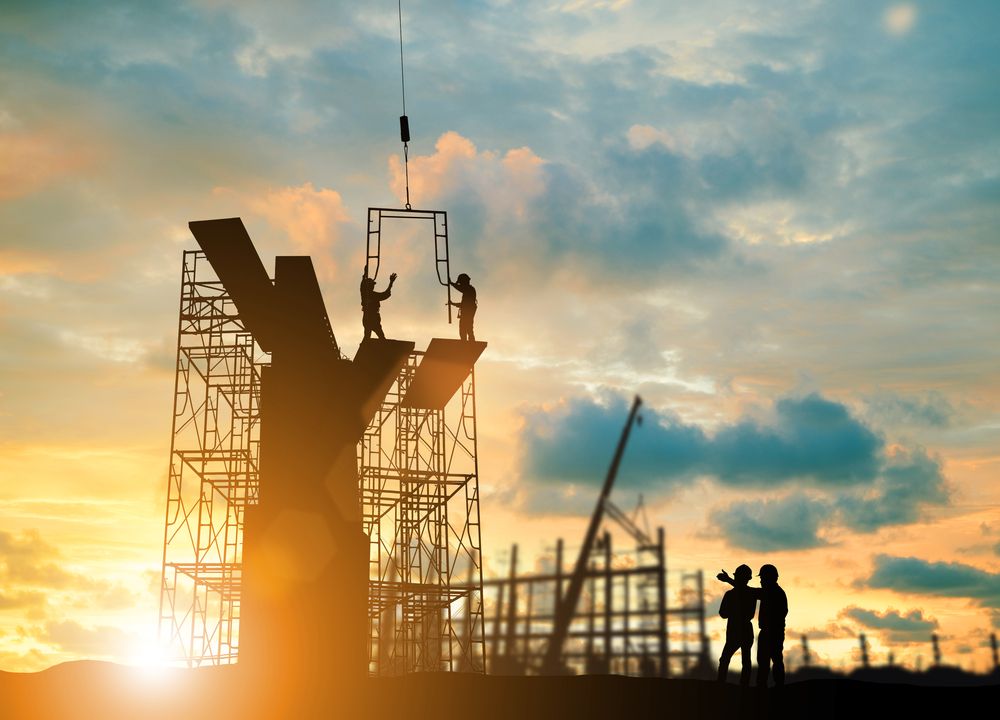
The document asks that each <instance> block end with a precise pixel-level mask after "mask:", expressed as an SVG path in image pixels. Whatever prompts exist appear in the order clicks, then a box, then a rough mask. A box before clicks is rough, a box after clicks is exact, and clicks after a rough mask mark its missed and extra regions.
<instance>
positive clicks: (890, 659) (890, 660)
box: [886, 650, 896, 667]
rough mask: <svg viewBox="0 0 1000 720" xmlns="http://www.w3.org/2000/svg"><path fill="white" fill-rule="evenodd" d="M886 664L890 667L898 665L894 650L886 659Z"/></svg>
mask: <svg viewBox="0 0 1000 720" xmlns="http://www.w3.org/2000/svg"><path fill="white" fill-rule="evenodd" d="M886 664H887V665H888V666H889V667H895V666H896V654H895V653H894V652H893V651H892V650H890V651H889V657H888V658H887V660H886Z"/></svg>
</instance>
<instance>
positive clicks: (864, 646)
mask: <svg viewBox="0 0 1000 720" xmlns="http://www.w3.org/2000/svg"><path fill="white" fill-rule="evenodd" d="M858 641H859V643H860V644H861V667H864V668H866V667H868V665H869V663H868V638H866V637H865V634H864V633H861V634H860V635H859V636H858Z"/></svg>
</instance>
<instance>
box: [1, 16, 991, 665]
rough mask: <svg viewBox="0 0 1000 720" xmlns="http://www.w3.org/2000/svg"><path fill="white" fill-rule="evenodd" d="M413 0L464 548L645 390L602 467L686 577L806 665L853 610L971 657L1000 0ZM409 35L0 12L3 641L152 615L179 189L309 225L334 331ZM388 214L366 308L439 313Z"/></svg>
mask: <svg viewBox="0 0 1000 720" xmlns="http://www.w3.org/2000/svg"><path fill="white" fill-rule="evenodd" d="M402 5H403V25H404V40H405V61H406V92H407V94H406V110H407V114H408V116H409V118H410V127H411V132H412V136H413V137H412V142H411V144H410V163H409V175H410V195H411V198H412V201H413V205H414V207H417V208H422V209H441V210H446V211H447V212H448V214H449V225H450V242H451V257H452V266H453V267H454V268H456V269H458V271H464V272H467V273H468V274H469V275H470V276H471V278H472V283H473V284H474V285H475V286H476V288H477V290H478V295H479V305H480V307H479V311H478V314H477V316H476V334H477V337H479V338H480V339H485V340H487V341H488V342H489V348H488V350H487V351H486V353H485V354H484V356H483V358H482V360H481V361H480V362H479V365H478V369H477V391H478V412H479V419H480V424H479V430H480V437H481V439H480V449H479V453H480V483H481V488H482V498H481V511H482V515H483V537H484V551H485V555H486V565H487V572H497V573H499V572H501V571H502V568H503V567H504V564H505V562H506V559H505V558H506V553H507V548H509V546H510V544H511V543H514V542H517V543H519V546H520V553H521V558H522V559H521V567H522V568H525V567H530V566H531V563H532V562H542V560H541V557H542V555H544V553H545V551H546V548H551V546H552V545H553V543H554V541H555V538H556V537H558V536H562V537H564V538H567V542H568V543H570V544H572V543H573V542H574V539H575V538H580V537H582V535H583V531H584V528H585V524H586V518H587V517H588V516H589V514H590V512H591V510H592V508H593V503H594V500H595V498H596V494H597V489H598V487H599V484H600V481H601V480H602V479H603V476H604V473H605V470H606V467H607V464H608V462H609V460H610V457H611V454H612V452H613V449H614V444H615V442H616V440H617V437H618V433H619V432H620V429H621V426H622V424H623V422H624V419H625V417H626V414H627V411H628V405H629V402H630V400H631V397H632V396H633V395H634V394H636V393H638V394H640V395H641V396H642V398H643V400H644V408H645V409H644V417H645V422H644V423H643V425H642V427H640V428H637V429H636V430H635V432H634V433H633V436H632V440H631V442H630V445H629V447H628V449H627V451H626V457H625V460H624V462H623V464H622V467H621V472H620V475H619V479H618V483H617V485H616V488H615V491H614V495H613V499H614V501H615V502H616V504H618V505H619V506H620V507H622V508H625V509H631V508H633V507H635V505H636V502H637V499H638V497H639V495H640V494H641V495H642V497H643V499H644V503H645V506H646V509H647V513H648V516H649V520H650V524H651V525H653V526H658V525H662V526H664V527H665V528H666V531H667V536H668V545H669V549H668V562H669V563H670V565H671V567H673V568H685V569H691V570H693V569H698V568H704V569H705V570H706V573H707V576H708V577H709V580H708V581H707V583H708V584H707V591H708V598H707V599H708V602H709V611H710V613H711V612H714V610H715V608H717V606H718V600H719V597H720V596H721V593H722V591H723V590H724V586H722V585H721V583H717V581H715V580H714V579H711V576H712V575H714V573H715V572H716V571H717V570H718V569H719V568H723V567H724V568H728V569H729V570H730V571H732V569H733V568H735V566H736V565H738V564H740V563H747V564H749V565H751V566H752V567H754V568H756V567H759V565H761V564H763V563H765V562H770V563H773V564H775V565H776V566H777V567H778V569H779V572H780V574H781V578H780V582H781V584H782V586H783V587H784V588H785V590H786V592H787V593H788V597H789V604H790V608H791V609H790V613H789V617H788V632H789V636H790V637H795V636H797V635H798V634H801V633H808V634H809V636H810V646H811V648H812V650H813V651H814V653H815V655H816V656H817V658H816V659H818V660H820V661H823V662H828V663H830V664H832V665H833V666H835V667H842V666H845V665H846V666H850V665H852V664H853V663H855V662H856V660H857V657H858V651H857V649H856V647H857V641H856V636H857V634H858V633H859V632H864V633H866V635H867V636H868V639H869V641H870V643H871V656H872V659H873V661H874V662H882V661H884V659H885V656H886V653H887V652H888V651H889V650H890V648H891V649H892V651H893V653H894V655H895V657H896V660H897V661H899V662H903V663H904V664H907V665H910V666H914V665H916V664H917V663H923V664H924V665H925V666H926V665H927V664H929V662H930V657H931V651H930V647H929V636H930V634H931V633H932V632H934V633H937V634H938V635H939V636H940V638H941V646H942V652H943V655H944V659H945V661H946V662H949V663H952V664H958V665H962V666H964V667H966V668H969V669H977V670H984V669H986V668H987V664H988V663H989V650H988V644H989V634H990V632H998V631H1000V484H998V483H997V482H996V479H997V475H998V471H1000V454H998V448H1000V372H998V370H997V363H996V358H997V356H998V355H1000V340H998V338H1000V333H998V332H997V330H998V327H1000V281H998V280H997V278H998V277H1000V240H998V228H1000V90H998V85H997V83H996V78H997V77H998V76H1000V36H998V35H997V33H996V32H995V28H996V27H997V25H998V23H1000V5H998V4H997V3H995V2H993V1H992V0H984V1H979V0H967V1H966V2H962V3H954V2H944V1H941V2H931V1H930V0H927V1H914V2H879V1H874V2H872V1H871V0H866V1H861V0H839V1H837V2H822V1H819V0H794V2H793V1H792V0H766V1H764V0H738V1H737V0H718V1H717V2H713V3H703V2H689V1H687V0H674V1H671V2H663V1H662V0H656V1H651V2H644V1H641V0H632V1H629V0H593V1H590V0H567V1H565V2H560V1H559V0H553V1H552V2H548V1H546V2H513V1H510V2H505V1H501V0H495V1H489V0H478V1H469V2H440V1H439V2H418V1H414V0H406V2H403V4H402ZM397 33H398V19H397V16H396V4H395V3H389V2H381V1H380V2H373V3H335V2H312V1H307V0H301V1H292V2H286V3H281V4H276V3H273V2H265V1H264V0H239V1H237V0H187V1H172V2H162V3H161V2H143V3H128V2H87V1H81V2H75V3H58V2H45V1H41V0H37V1H33V2H18V1H17V0H9V1H8V2H4V3H3V4H2V6H0V669H4V670H15V671H28V670H37V669H40V668H44V667H47V666H50V665H53V664H55V663H58V662H62V661H66V660H72V659H79V658H99V659H112V660H116V661H119V662H133V661H136V660H137V659H140V658H142V657H144V656H145V654H146V653H148V651H149V648H150V647H151V646H152V644H153V643H154V641H155V635H156V614H157V607H158V587H159V572H160V567H159V564H160V559H161V548H162V540H163V515H164V504H165V494H166V471H167V465H168V453H169V443H170V422H171V413H170V405H171V397H172V395H171V393H172V389H173V364H174V352H175V347H176V335H175V333H176V322H177V316H176V314H177V302H178V290H179V273H180V265H181V253H182V251H183V250H185V249H193V248H195V247H196V244H195V242H194V239H193V238H192V236H191V235H190V232H189V231H188V229H187V223H188V221H190V220H197V219H208V218H215V217H232V216H240V217H242V219H243V222H244V223H245V225H246V227H247V228H248V231H249V233H250V235H251V237H252V238H253V239H254V242H255V244H256V246H257V247H258V249H259V251H260V253H261V256H262V257H263V258H264V260H265V264H266V265H267V266H268V267H273V258H274V256H276V255H282V254H308V255H311V256H312V257H313V261H314V264H315V267H316V270H317V274H318V276H319V278H320V281H321V284H322V286H323V290H324V294H325V298H326V303H327V307H328V310H329V314H330V318H331V322H332V325H333V328H334V331H335V333H336V334H337V338H338V340H339V341H340V343H341V345H342V346H343V348H344V350H345V352H347V353H348V354H353V350H354V349H355V348H356V347H357V344H358V343H359V342H360V339H361V322H360V313H359V308H358V301H357V296H356V292H357V289H356V288H357V279H358V275H359V272H360V269H361V268H362V266H363V264H364V224H365V218H366V208H367V207H369V206H399V205H400V204H401V203H402V199H403V197H404V195H403V193H404V184H403V174H402V165H401V159H402V158H401V152H400V151H401V148H400V145H399V136H398V125H397V122H398V120H397V118H398V116H399V115H400V114H401V112H402V111H401V97H400V76H399V54H398V53H399V38H398V34H397ZM399 238H400V239H399V240H398V241H397V242H396V244H395V245H394V244H393V238H392V237H391V233H387V236H386V241H385V242H386V247H385V251H384V253H383V264H384V266H385V267H386V268H387V269H389V270H392V271H396V272H398V273H399V276H400V279H399V281H398V283H397V286H396V289H395V290H394V298H393V300H390V301H388V302H387V303H386V304H385V306H384V308H383V324H384V326H385V329H386V331H387V333H388V334H389V336H390V337H405V338H409V339H413V340H416V341H417V342H418V345H421V344H423V343H425V342H426V341H427V340H428V339H429V338H430V337H432V336H434V335H444V336H449V337H450V336H453V335H457V328H456V327H455V326H451V327H449V326H448V325H447V324H446V323H445V321H444V316H443V310H442V309H441V307H440V306H439V303H440V302H441V299H440V298H439V297H438V291H436V290H434V285H433V283H434V280H433V260H432V249H431V248H430V247H429V246H422V245H420V243H419V242H417V241H415V240H413V239H412V238H410V237H409V236H408V235H407V234H406V231H405V230H403V229H400V230H399ZM407 238H408V239H407ZM394 251H395V252H394ZM709 628H710V630H711V633H712V635H713V638H714V639H715V645H714V646H713V652H717V651H718V649H719V643H718V638H719V632H720V630H721V629H722V626H721V625H720V624H719V621H718V619H717V618H713V620H712V621H711V623H710V625H709ZM792 644H793V643H789V647H790V649H789V653H788V654H789V655H792V657H793V660H794V652H795V649H794V648H792V647H791V645H792Z"/></svg>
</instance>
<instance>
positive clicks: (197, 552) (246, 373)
mask: <svg viewBox="0 0 1000 720" xmlns="http://www.w3.org/2000/svg"><path fill="white" fill-rule="evenodd" d="M180 295H181V297H180V313H179V321H178V331H177V364H176V376H175V384H174V411H173V427H172V438H171V443H170V471H169V479H168V485H167V509H166V521H165V523H164V536H163V566H162V568H163V569H162V574H161V583H160V612H159V636H160V638H161V641H162V642H164V643H165V645H166V651H167V652H168V653H169V655H170V657H172V658H174V659H177V660H182V661H183V662H184V663H185V664H187V665H188V666H190V667H197V666H199V665H202V664H213V665H214V664H227V663H232V662H235V661H236V657H237V653H238V651H239V642H238V638H239V619H240V615H239V606H240V586H241V574H242V552H243V544H242V543H243V521H244V511H245V509H246V507H247V506H248V505H253V504H255V503H256V502H257V493H258V481H259V477H258V456H259V446H260V379H261V370H262V368H263V367H264V366H265V365H267V364H268V362H269V359H270V358H269V356H268V355H267V354H266V353H264V352H263V351H262V350H261V349H260V347H259V346H258V345H257V343H256V342H255V341H254V338H253V336H252V335H251V333H250V332H248V331H247V329H246V326H245V325H244V323H243V321H242V320H241V319H240V316H239V313H238V311H237V309H236V306H235V305H234V303H233V300H232V298H231V297H230V296H229V294H228V293H227V291H226V289H225V288H224V287H223V284H222V282H221V281H219V279H218V277H217V275H216V274H215V272H214V270H213V269H212V266H211V265H210V264H209V262H208V260H207V258H206V257H205V254H204V253H203V252H200V251H186V252H185V253H184V259H183V265H182V271H181V293H180Z"/></svg>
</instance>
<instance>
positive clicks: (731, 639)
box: [718, 565, 759, 687]
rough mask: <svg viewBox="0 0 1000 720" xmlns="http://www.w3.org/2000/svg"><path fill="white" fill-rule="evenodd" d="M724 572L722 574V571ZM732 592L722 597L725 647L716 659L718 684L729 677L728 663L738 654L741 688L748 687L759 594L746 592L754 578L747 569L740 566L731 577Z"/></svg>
mask: <svg viewBox="0 0 1000 720" xmlns="http://www.w3.org/2000/svg"><path fill="white" fill-rule="evenodd" d="M723 572H725V571H723ZM734 575H735V579H734V581H733V589H732V590H730V591H729V592H727V593H726V594H725V595H723V596H722V605H720V606H719V615H721V616H722V617H724V618H726V644H725V646H723V648H722V655H720V656H719V676H718V680H719V682H725V681H726V678H727V677H728V676H729V661H730V660H731V659H732V657H733V653H735V652H736V651H737V650H739V651H740V659H741V660H742V661H743V671H742V672H741V673H740V685H743V686H744V687H746V686H749V685H750V662H751V661H750V648H752V647H753V616H754V613H755V612H756V610H757V594H758V593H759V590H757V589H756V588H753V589H751V588H749V587H747V584H748V583H749V582H750V578H751V577H753V570H751V569H750V566H749V565H740V566H739V567H738V568H736V572H735V573H734Z"/></svg>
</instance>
